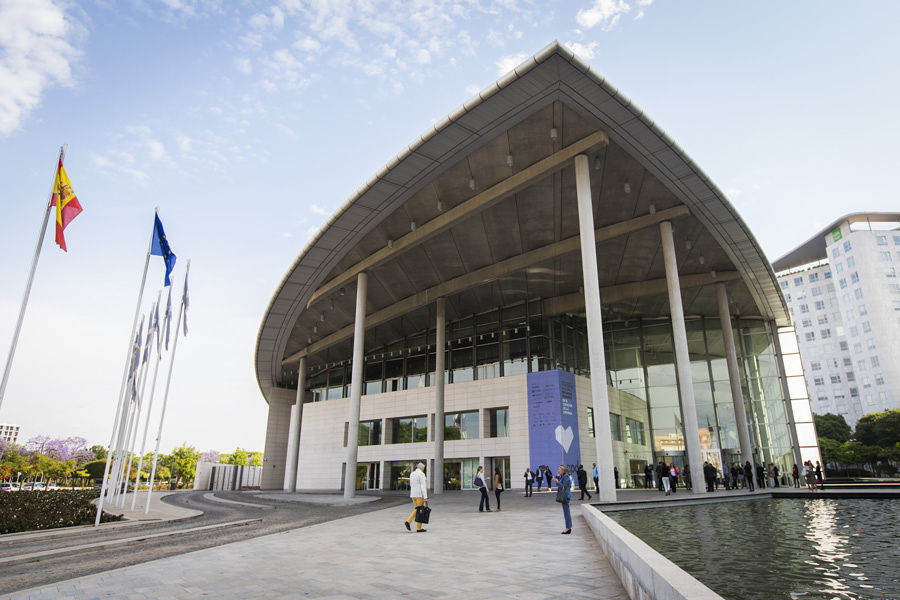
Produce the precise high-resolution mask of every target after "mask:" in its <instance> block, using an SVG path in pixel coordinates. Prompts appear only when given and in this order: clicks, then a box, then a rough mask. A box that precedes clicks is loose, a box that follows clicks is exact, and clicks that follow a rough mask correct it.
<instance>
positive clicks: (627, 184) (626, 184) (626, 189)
mask: <svg viewBox="0 0 900 600" xmlns="http://www.w3.org/2000/svg"><path fill="white" fill-rule="evenodd" d="M624 189H625V193H626V194H630V193H631V183H629V181H628V180H627V179H626V180H625V186H624Z"/></svg>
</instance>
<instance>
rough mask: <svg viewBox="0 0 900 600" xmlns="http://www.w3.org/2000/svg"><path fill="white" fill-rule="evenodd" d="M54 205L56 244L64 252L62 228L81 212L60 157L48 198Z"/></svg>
mask: <svg viewBox="0 0 900 600" xmlns="http://www.w3.org/2000/svg"><path fill="white" fill-rule="evenodd" d="M54 205H55V206H56V244H57V245H58V246H59V247H60V248H62V249H63V252H66V251H67V250H66V238H65V237H63V230H64V229H65V228H66V225H68V224H69V223H71V222H72V219H74V218H75V217H77V216H78V213H80V212H81V204H79V203H78V198H77V197H75V192H74V191H73V190H72V184H71V183H70V182H69V176H68V175H66V170H65V169H64V168H63V163H62V158H61V157H60V159H59V166H57V167H56V180H55V181H54V182H53V196H52V197H51V198H50V206H54Z"/></svg>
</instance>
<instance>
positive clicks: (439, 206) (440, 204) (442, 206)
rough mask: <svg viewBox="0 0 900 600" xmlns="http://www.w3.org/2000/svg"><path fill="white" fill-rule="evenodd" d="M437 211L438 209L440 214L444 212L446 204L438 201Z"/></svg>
mask: <svg viewBox="0 0 900 600" xmlns="http://www.w3.org/2000/svg"><path fill="white" fill-rule="evenodd" d="M437 209H438V212H444V203H443V202H441V201H440V200H438V203H437Z"/></svg>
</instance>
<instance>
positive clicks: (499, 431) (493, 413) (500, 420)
mask: <svg viewBox="0 0 900 600" xmlns="http://www.w3.org/2000/svg"><path fill="white" fill-rule="evenodd" d="M489 418H490V420H491V437H509V408H507V407H503V408H492V409H491V410H490V415H489Z"/></svg>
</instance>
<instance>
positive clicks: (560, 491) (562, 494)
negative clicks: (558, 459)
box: [553, 465, 572, 535]
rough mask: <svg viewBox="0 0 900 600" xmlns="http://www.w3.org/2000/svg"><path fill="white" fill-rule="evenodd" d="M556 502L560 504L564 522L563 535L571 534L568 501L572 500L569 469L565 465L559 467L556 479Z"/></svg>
mask: <svg viewBox="0 0 900 600" xmlns="http://www.w3.org/2000/svg"><path fill="white" fill-rule="evenodd" d="M553 481H555V482H556V485H557V488H556V501H557V502H559V503H561V504H562V511H563V519H564V520H565V522H566V530H565V531H562V532H560V533H562V534H563V535H566V534H569V533H572V513H571V512H570V511H569V501H570V500H572V478H571V477H569V469H568V468H567V467H566V466H565V465H559V470H558V471H557V472H556V477H555V478H554V479H553Z"/></svg>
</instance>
